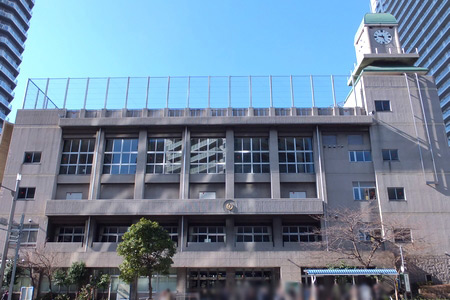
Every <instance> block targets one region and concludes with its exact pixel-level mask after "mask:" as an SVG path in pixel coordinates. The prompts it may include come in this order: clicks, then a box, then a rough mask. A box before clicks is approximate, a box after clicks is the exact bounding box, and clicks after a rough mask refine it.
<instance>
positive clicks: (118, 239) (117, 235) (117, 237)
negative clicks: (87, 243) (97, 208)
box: [98, 225, 130, 243]
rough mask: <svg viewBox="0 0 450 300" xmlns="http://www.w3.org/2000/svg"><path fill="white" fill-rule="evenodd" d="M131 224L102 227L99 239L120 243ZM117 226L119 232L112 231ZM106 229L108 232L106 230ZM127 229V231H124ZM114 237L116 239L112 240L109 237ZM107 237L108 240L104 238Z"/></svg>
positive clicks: (101, 241) (102, 241) (100, 240)
mask: <svg viewBox="0 0 450 300" xmlns="http://www.w3.org/2000/svg"><path fill="white" fill-rule="evenodd" d="M129 227H130V226H121V225H105V226H102V227H100V233H99V236H98V240H99V242H100V243H120V242H121V241H122V237H123V235H124V234H125V233H126V232H127V231H128V229H129ZM113 228H117V232H110V231H111V229H113ZM106 229H107V230H108V232H106ZM124 229H125V231H124ZM110 237H113V238H115V240H116V241H110V240H109V238H110ZM104 238H106V241H104V240H103V239H104Z"/></svg>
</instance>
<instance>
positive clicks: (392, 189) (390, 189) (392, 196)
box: [388, 188, 396, 200]
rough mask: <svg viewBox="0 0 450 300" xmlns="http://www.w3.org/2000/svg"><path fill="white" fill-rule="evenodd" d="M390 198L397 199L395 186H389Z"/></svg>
mask: <svg viewBox="0 0 450 300" xmlns="http://www.w3.org/2000/svg"><path fill="white" fill-rule="evenodd" d="M388 197H389V200H396V194H395V188H388Z"/></svg>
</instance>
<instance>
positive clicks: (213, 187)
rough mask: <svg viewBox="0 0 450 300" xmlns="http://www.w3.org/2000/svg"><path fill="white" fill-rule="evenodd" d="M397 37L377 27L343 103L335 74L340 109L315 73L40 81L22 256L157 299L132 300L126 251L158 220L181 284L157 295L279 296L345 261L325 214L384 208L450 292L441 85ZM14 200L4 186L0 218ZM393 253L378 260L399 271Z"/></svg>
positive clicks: (379, 17)
mask: <svg viewBox="0 0 450 300" xmlns="http://www.w3.org/2000/svg"><path fill="white" fill-rule="evenodd" d="M397 26H398V24H397V21H396V20H395V18H394V17H393V16H392V15H389V14H367V15H366V16H365V17H364V19H363V22H362V24H361V26H360V28H359V29H358V32H357V34H356V36H355V48H356V54H357V65H356V67H355V70H354V72H353V74H352V76H351V78H350V79H349V80H348V83H349V84H350V86H351V88H349V90H348V92H349V93H348V95H346V96H345V97H344V98H343V99H342V100H345V102H344V104H343V105H339V102H340V100H339V99H338V93H337V91H338V90H339V88H340V87H341V86H338V85H337V78H336V77H331V81H330V78H327V82H328V83H330V89H329V90H328V91H327V92H329V93H327V94H326V96H325V97H326V98H328V99H329V100H330V103H331V102H332V103H333V104H332V106H331V107H330V106H328V105H326V106H325V107H320V106H319V105H320V104H321V103H319V100H320V99H321V98H320V97H322V95H323V93H321V90H320V89H319V88H318V86H317V80H318V79H317V78H314V77H310V76H308V77H301V78H300V77H295V76H286V77H279V78H275V77H272V76H270V77H267V78H263V79H264V84H266V85H258V83H259V81H258V80H259V79H258V78H254V77H249V78H244V80H245V82H246V83H248V85H245V87H244V88H242V80H241V79H238V78H232V77H220V78H218V77H206V78H191V77H185V78H164V79H163V80H162V79H161V78H159V79H158V78H144V79H142V78H141V79H139V78H137V79H135V78H125V79H118V78H105V79H92V78H87V79H83V81H82V82H83V84H79V83H80V81H76V80H74V79H67V80H64V81H63V85H58V84H59V83H61V81H56V80H45V81H44V84H43V85H39V82H38V81H37V80H35V81H33V80H30V82H29V84H28V88H27V94H26V96H25V102H24V107H23V109H22V110H19V111H18V113H17V119H16V124H15V125H14V130H13V133H12V138H11V144H10V150H9V155H8V160H7V163H6V168H5V172H4V180H3V182H2V185H4V186H7V187H13V186H14V185H15V180H16V174H17V173H20V174H22V180H21V182H20V188H19V195H18V202H17V206H16V210H15V217H16V218H17V219H18V218H20V215H21V214H22V213H25V217H26V219H27V220H28V219H30V220H31V223H29V224H27V225H26V228H25V235H24V237H23V239H22V245H23V246H28V247H45V248H44V249H45V251H48V252H57V253H59V255H60V257H61V260H60V262H59V264H60V266H62V267H69V266H70V265H71V263H72V262H75V261H84V262H86V265H87V266H88V267H89V268H93V269H97V270H103V271H105V272H109V273H110V274H112V275H113V284H112V285H111V289H110V291H109V292H110V297H111V298H113V299H119V298H128V297H135V296H136V295H138V296H143V295H145V292H146V289H147V283H146V280H148V279H144V278H142V279H139V280H138V282H137V283H136V284H133V285H132V286H131V292H130V286H128V285H126V284H124V283H121V282H119V280H118V277H117V276H116V275H117V274H118V269H117V268H118V265H119V264H120V262H121V258H120V257H118V256H117V254H116V252H115V250H116V247H117V245H118V242H120V240H121V236H122V235H123V234H124V232H126V231H127V228H128V227H129V226H130V225H131V224H133V223H134V222H137V221H138V220H139V219H140V218H141V217H147V218H149V219H152V220H155V221H158V222H159V223H160V224H161V225H162V226H164V227H165V228H166V230H167V231H168V232H169V234H170V236H171V238H172V239H173V240H174V241H175V242H176V243H177V247H178V251H177V254H176V255H175V257H174V264H173V266H172V270H171V274H170V275H169V276H155V277H154V278H153V279H152V280H154V291H155V292H159V291H161V290H164V289H166V288H170V289H171V290H172V291H175V290H176V291H178V292H179V293H189V292H195V291H198V290H200V289H209V288H214V287H227V286H232V285H234V284H236V283H238V282H240V281H243V280H249V281H254V282H265V283H268V284H272V285H274V286H275V285H278V284H280V283H289V282H299V281H302V280H303V281H304V282H306V275H305V274H304V272H303V271H302V270H303V269H304V268H310V267H316V268H324V267H326V266H327V265H329V264H332V263H335V262H336V261H337V258H338V256H337V255H335V254H333V253H331V252H329V251H326V246H324V241H325V240H326V236H323V235H322V236H319V235H317V233H316V228H323V226H325V224H323V223H321V222H320V221H317V218H316V217H317V216H323V215H324V214H325V213H326V212H327V211H330V210H332V209H339V208H341V207H346V208H353V209H355V210H367V209H368V208H369V207H371V206H375V207H376V208H377V210H378V211H379V215H380V217H381V218H383V220H400V219H401V220H404V223H403V226H404V227H403V228H399V229H402V230H406V232H408V235H407V236H404V237H403V239H402V240H398V241H395V242H397V243H405V244H408V243H414V242H415V241H419V240H420V241H422V243H423V244H425V245H427V246H426V247H422V248H418V249H419V250H417V251H418V252H417V253H414V255H415V257H416V258H417V261H416V262H415V266H416V268H417V270H419V272H418V273H417V274H419V275H418V276H423V279H421V278H417V279H416V280H418V281H420V280H422V281H425V280H426V278H428V279H430V277H431V280H433V281H435V282H447V283H448V282H449V281H450V274H449V266H450V264H449V259H448V257H447V256H446V255H445V252H446V251H449V250H450V239H449V233H450V231H449V230H450V225H449V222H448V221H449V220H450V197H449V196H450V191H449V181H450V153H449V148H448V147H447V138H446V135H445V129H444V122H443V119H442V113H441V111H440V107H439V99H438V94H437V90H436V85H435V83H434V80H433V78H432V77H430V76H428V75H427V70H426V69H423V68H417V67H414V66H413V64H414V62H415V61H416V60H417V59H418V58H419V54H417V53H405V52H404V51H403V49H402V47H401V45H400V43H399V39H398V33H397ZM158 80H159V81H158ZM239 80H241V81H239ZM237 81H238V82H237ZM158 82H159V83H161V82H163V83H164V86H163V88H161V86H158ZM180 82H181V83H182V84H181V83H180ZM236 82H237V83H239V84H236ZM304 83H306V84H304ZM315 83H316V85H314V84H315ZM177 84H179V85H178V87H180V86H182V87H183V89H184V88H185V89H184V90H183V92H182V93H181V92H180V91H181V90H182V89H181V88H180V89H177V88H175V87H176V86H177ZM346 84H347V79H345V84H344V85H342V87H344V86H345V87H346V86H347V85H346ZM120 86H121V87H122V88H120ZM203 87H204V89H203ZM240 88H241V89H240ZM302 88H303V90H302ZM202 89H203V90H202ZM283 89H284V90H283ZM200 90H202V91H203V92H202V93H199V91H200ZM305 90H306V91H307V93H308V95H309V98H307V100H304V98H302V97H303V96H304V95H305V94H302V91H305ZM280 91H284V92H280ZM180 95H181V96H180ZM242 95H245V96H243V97H241V96H242ZM261 95H263V96H261ZM177 97H178V98H177ZM201 97H204V98H201ZM240 97H241V98H240ZM200 98H201V99H204V100H205V102H206V103H207V105H204V107H203V108H197V107H198V106H194V105H198V103H199V102H196V101H200V100H199V99H200ZM155 99H156V100H157V102H158V103H161V102H164V101H165V102H166V105H165V107H164V105H163V107H153V106H152V105H153V104H154V103H155V101H156V100H155ZM177 99H178V100H179V101H181V100H180V99H182V102H177V103H178V104H179V103H186V106H185V107H183V108H179V107H178V108H175V107H176V106H175V105H176V103H175V104H173V103H174V102H176V101H175V100H177ZM236 99H237V100H236ZM242 99H244V100H245V103H249V104H248V105H246V104H244V106H243V105H242V103H244V102H243V100H242ZM261 99H263V100H261ZM178 100H177V101H178ZM219 100H220V101H223V102H222V104H223V105H222V106H218V105H217V103H219V104H220V101H219ZM266 100H267V101H266ZM138 101H141V102H138ZM215 101H216V102H215ZM262 101H266V102H265V105H266V106H262V105H261V103H263V102H262ZM205 102H203V103H205ZM227 102H228V103H227ZM118 103H119V104H118ZM136 103H138V104H136ZM233 103H234V104H236V106H233V105H232V104H233ZM305 103H312V105H309V106H308V107H305V106H303V105H304V104H305ZM96 105H97V106H96ZM139 105H140V106H139ZM174 106H175V107H174ZM192 107H195V108H192ZM11 201H12V197H11V195H10V193H9V192H5V191H4V190H3V192H2V205H1V207H0V214H1V217H8V216H9V213H10V205H11ZM384 256H387V254H386V255H385V254H384V253H383V252H380V255H379V256H378V257H377V259H376V261H375V263H374V264H375V265H376V266H377V267H392V265H390V263H391V262H390V261H386V260H383V258H384ZM355 265H357V264H356V263H355ZM40 290H41V293H45V292H46V291H47V290H48V282H46V281H45V279H43V280H42V282H41V286H40Z"/></svg>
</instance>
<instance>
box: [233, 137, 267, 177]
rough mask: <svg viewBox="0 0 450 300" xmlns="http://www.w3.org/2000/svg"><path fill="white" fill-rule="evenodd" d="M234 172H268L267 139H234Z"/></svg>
mask: <svg viewBox="0 0 450 300" xmlns="http://www.w3.org/2000/svg"><path fill="white" fill-rule="evenodd" d="M234 172H236V173H269V172H270V163H269V139H268V138H236V139H234Z"/></svg>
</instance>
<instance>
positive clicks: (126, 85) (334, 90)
mask: <svg viewBox="0 0 450 300" xmlns="http://www.w3.org/2000/svg"><path fill="white" fill-rule="evenodd" d="M348 80H349V78H348V76H340V75H338V76H333V75H331V76H184V77H121V78H112V77H106V78H55V79H30V80H29V82H28V86H27V90H26V93H25V98H24V103H23V109H54V108H63V109H68V110H78V109H85V110H101V109H105V110H114V109H115V110H117V109H127V110H130V111H132V110H139V109H143V108H147V109H149V110H157V109H164V108H167V109H171V114H173V115H171V116H181V115H184V114H186V113H185V111H184V110H183V109H191V110H190V111H189V114H190V115H191V116H198V115H201V114H202V112H201V111H200V110H197V111H196V110H192V109H196V108H207V109H210V114H211V115H212V116H221V115H230V114H233V115H234V114H236V115H248V110H247V111H245V110H242V111H237V110H236V111H233V110H232V111H231V113H230V112H229V111H228V110H227V109H226V108H234V109H249V108H251V109H252V110H251V112H252V115H255V116H264V115H268V114H269V110H267V108H272V107H273V108H275V107H276V108H309V109H310V108H313V107H339V106H342V105H343V103H344V102H345V100H346V99H347V96H348V95H349V92H350V91H351V87H350V86H348V85H347V82H348ZM357 106H362V104H361V105H357ZM175 109H178V110H179V111H175ZM221 109H222V110H221ZM292 112H293V110H287V109H285V110H276V111H274V112H272V113H271V115H274V114H277V115H288V114H289V115H293V113H292ZM295 112H296V113H297V114H295V115H298V113H300V114H303V113H304V111H302V110H300V111H299V110H296V111H295ZM136 114H138V113H136ZM149 114H150V113H149Z"/></svg>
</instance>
